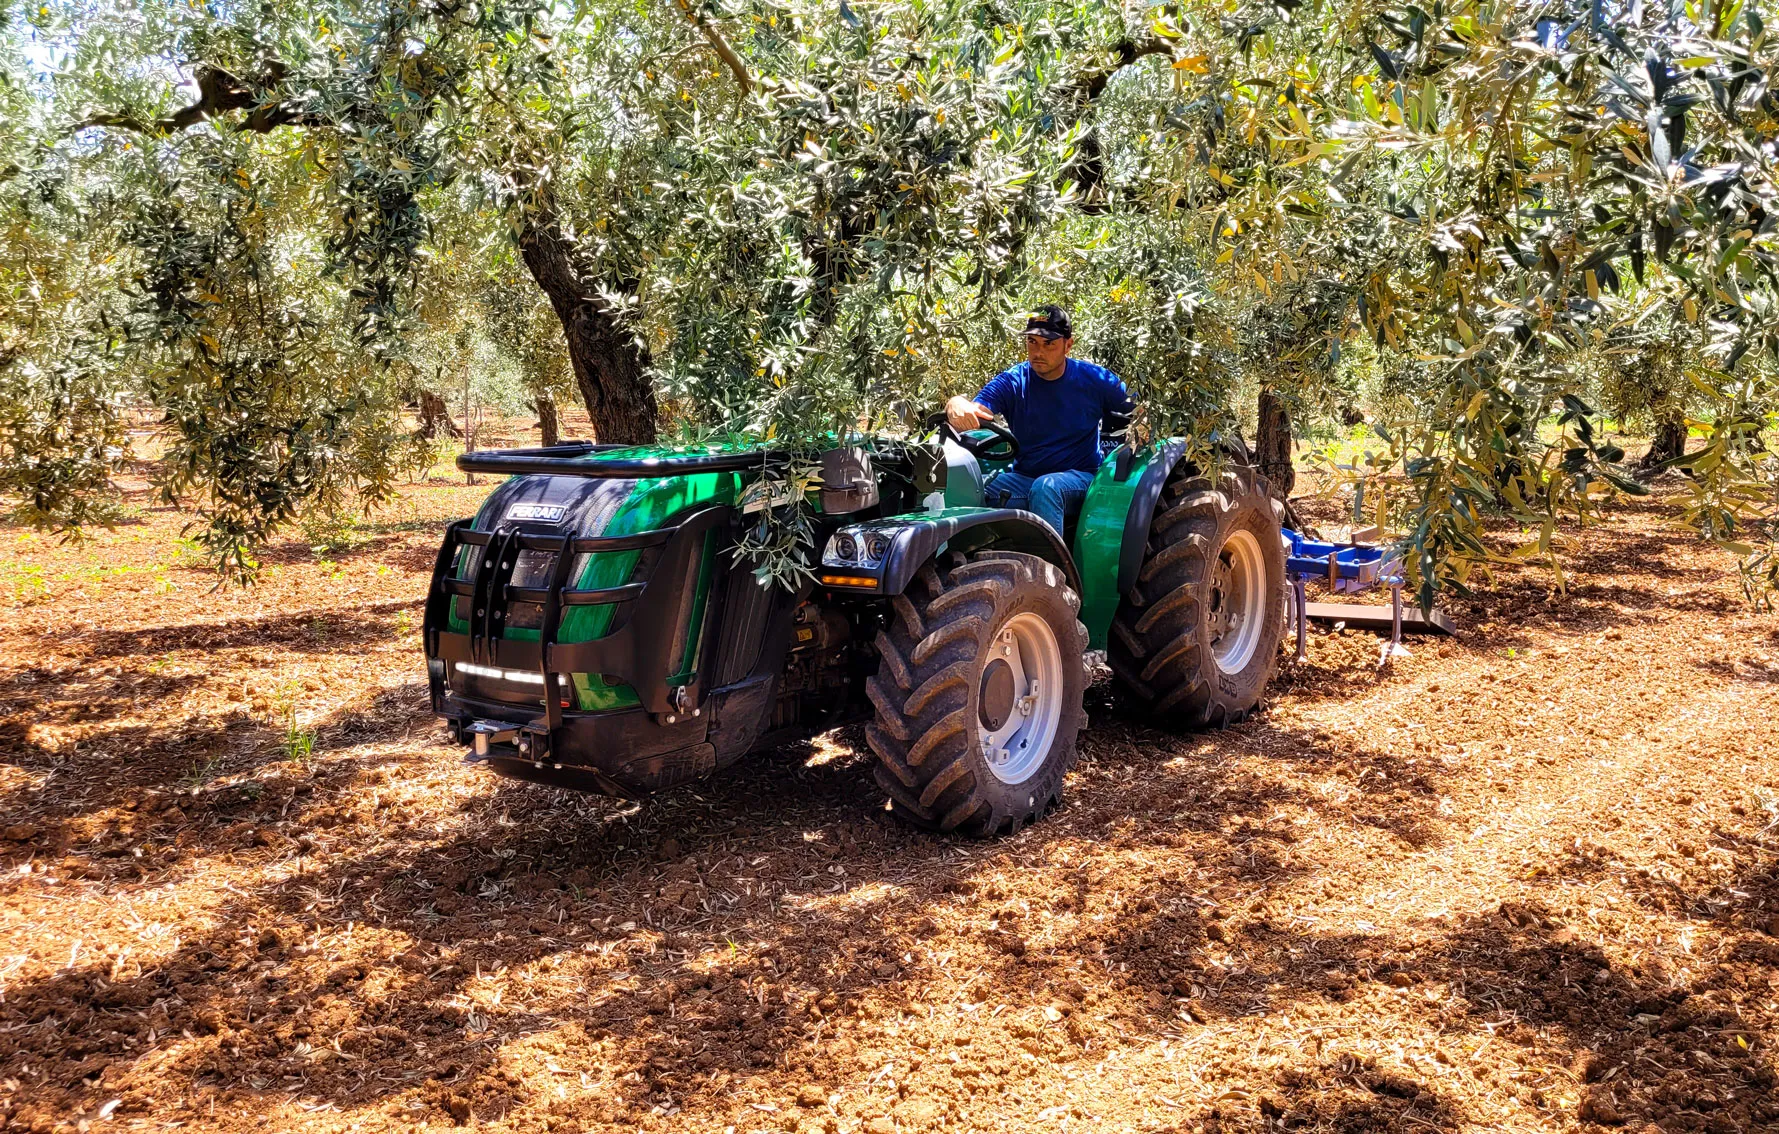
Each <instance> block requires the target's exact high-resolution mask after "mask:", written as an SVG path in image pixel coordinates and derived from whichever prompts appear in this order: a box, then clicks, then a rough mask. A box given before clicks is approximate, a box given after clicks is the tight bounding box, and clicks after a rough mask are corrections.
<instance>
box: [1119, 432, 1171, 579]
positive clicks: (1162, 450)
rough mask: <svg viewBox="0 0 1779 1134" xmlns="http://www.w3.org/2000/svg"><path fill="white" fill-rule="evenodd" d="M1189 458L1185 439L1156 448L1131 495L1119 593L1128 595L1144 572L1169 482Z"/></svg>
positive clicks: (1122, 539)
mask: <svg viewBox="0 0 1779 1134" xmlns="http://www.w3.org/2000/svg"><path fill="white" fill-rule="evenodd" d="M1185 455H1186V441H1185V439H1184V438H1180V437H1174V438H1170V439H1168V440H1166V441H1163V442H1161V443H1160V444H1159V445H1157V446H1156V447H1155V452H1154V454H1153V455H1152V456H1151V457H1150V458H1149V460H1148V461H1147V462H1145V463H1144V465H1143V470H1142V471H1141V472H1139V473H1138V474H1137V486H1136V488H1135V489H1134V490H1132V492H1131V496H1130V510H1129V511H1127V512H1126V513H1125V515H1124V533H1123V535H1122V536H1120V537H1119V547H1118V593H1119V594H1121V595H1122V594H1128V593H1129V592H1130V588H1131V587H1132V586H1133V585H1135V583H1136V581H1137V572H1138V571H1141V570H1142V569H1143V552H1144V551H1145V550H1147V549H1148V546H1149V524H1150V522H1151V521H1153V520H1154V519H1155V504H1156V502H1157V501H1159V500H1160V499H1161V490H1162V489H1163V488H1165V487H1166V486H1167V478H1168V476H1169V475H1170V474H1171V473H1172V472H1173V471H1174V466H1175V465H1177V464H1179V463H1180V458H1182V457H1184V456H1185Z"/></svg>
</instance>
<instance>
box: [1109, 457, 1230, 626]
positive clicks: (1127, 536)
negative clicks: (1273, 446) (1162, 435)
mask: <svg viewBox="0 0 1779 1134" xmlns="http://www.w3.org/2000/svg"><path fill="white" fill-rule="evenodd" d="M1212 437H1213V438H1216V443H1217V445H1218V447H1219V448H1221V449H1222V450H1223V453H1224V459H1225V460H1228V461H1233V462H1234V463H1236V464H1238V465H1241V466H1243V467H1251V466H1252V465H1253V464H1254V458H1253V456H1252V455H1251V454H1250V453H1249V452H1248V446H1247V444H1246V442H1244V441H1243V440H1242V439H1241V437H1240V435H1238V434H1235V433H1229V434H1225V435H1224V436H1222V437H1220V438H1218V437H1217V435H1216V434H1212ZM1185 455H1186V439H1185V438H1183V437H1170V438H1168V439H1167V440H1166V441H1162V442H1160V443H1159V444H1157V445H1156V446H1155V451H1154V453H1153V454H1152V455H1151V456H1150V457H1149V459H1148V461H1147V462H1146V463H1145V464H1144V465H1143V470H1142V471H1141V472H1140V473H1138V474H1137V486H1136V489H1135V490H1134V491H1133V492H1132V493H1131V497H1130V510H1129V511H1128V512H1126V513H1125V518H1124V534H1123V536H1122V537H1121V539H1120V542H1119V548H1118V593H1119V594H1121V595H1122V594H1127V593H1129V591H1130V588H1131V587H1132V586H1134V585H1136V581H1137V572H1139V571H1141V570H1142V569H1143V552H1144V551H1146V550H1147V549H1148V547H1149V525H1150V524H1151V523H1152V522H1153V521H1154V520H1155V505H1156V503H1157V502H1158V501H1160V499H1161V490H1162V489H1163V488H1165V487H1167V479H1168V477H1169V476H1171V475H1172V474H1173V471H1174V466H1176V465H1178V464H1179V463H1180V461H1181V459H1182V458H1184V457H1185Z"/></svg>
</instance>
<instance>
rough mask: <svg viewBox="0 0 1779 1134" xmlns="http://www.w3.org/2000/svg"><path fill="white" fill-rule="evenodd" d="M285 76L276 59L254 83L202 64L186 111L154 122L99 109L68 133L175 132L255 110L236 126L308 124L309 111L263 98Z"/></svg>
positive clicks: (267, 128) (258, 128) (257, 129)
mask: <svg viewBox="0 0 1779 1134" xmlns="http://www.w3.org/2000/svg"><path fill="white" fill-rule="evenodd" d="M283 77H284V64H282V63H280V62H278V61H277V60H273V61H271V62H269V63H267V64H266V69H265V73H264V74H262V75H261V76H260V77H259V79H258V81H257V83H255V84H253V85H250V84H248V83H246V82H243V81H242V80H240V79H237V78H236V77H235V76H233V75H231V74H229V73H228V72H227V71H224V70H223V69H222V68H221V67H211V66H208V65H206V66H201V67H199V68H198V101H197V102H194V103H192V104H191V105H190V106H188V107H186V108H184V109H183V110H180V111H177V112H176V113H174V114H171V115H169V116H168V117H166V118H156V119H154V120H153V121H152V122H150V121H147V120H144V119H142V118H139V117H137V116H136V115H134V114H131V113H129V112H128V111H123V112H110V111H100V112H98V113H96V114H90V115H88V116H87V117H85V118H83V119H81V120H80V121H79V122H76V123H75V124H74V125H73V126H72V127H70V128H69V131H68V132H69V133H71V134H74V133H78V132H80V131H81V130H85V129H86V128H87V127H89V126H115V127H117V128H119V129H123V130H134V131H135V132H136V133H138V134H172V133H176V132H178V131H180V130H187V129H190V128H191V127H193V126H196V125H197V124H198V123H200V122H202V121H204V120H205V119H207V118H215V117H216V116H217V115H219V114H223V113H226V112H228V111H231V110H251V111H252V113H250V114H249V115H248V116H247V118H246V119H245V120H244V121H243V122H242V123H241V124H240V125H239V126H237V127H235V128H236V129H237V130H250V131H252V132H253V133H256V134H266V133H270V132H271V131H272V130H275V129H277V128H278V127H279V126H287V125H302V124H305V123H308V122H309V121H310V119H309V117H308V116H307V115H306V114H304V113H303V112H302V111H300V110H297V109H296V108H294V107H292V106H290V105H289V104H287V103H281V102H263V101H261V99H260V91H262V90H265V89H267V88H270V87H272V86H273V85H275V84H276V83H277V82H278V81H279V80H280V79H282V78H283ZM256 86H257V88H258V89H257V90H256V89H255V87H256Z"/></svg>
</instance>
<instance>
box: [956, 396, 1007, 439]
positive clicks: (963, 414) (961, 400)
mask: <svg viewBox="0 0 1779 1134" xmlns="http://www.w3.org/2000/svg"><path fill="white" fill-rule="evenodd" d="M994 416H995V415H994V414H992V413H990V412H989V411H987V410H985V409H983V408H982V407H981V406H979V405H977V404H976V403H975V402H973V401H971V400H970V399H969V398H966V397H964V396H963V395H962V394H959V395H958V396H957V397H955V398H952V399H951V400H950V401H948V402H946V403H945V420H946V421H949V422H950V423H951V427H952V428H953V429H955V430H957V431H958V432H959V433H963V432H964V431H966V430H970V429H975V428H976V427H977V426H979V425H981V424H982V423H983V422H985V421H993V420H994Z"/></svg>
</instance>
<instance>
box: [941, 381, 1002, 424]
mask: <svg viewBox="0 0 1779 1134" xmlns="http://www.w3.org/2000/svg"><path fill="white" fill-rule="evenodd" d="M1012 384H1013V372H1012V371H1011V370H1003V371H1001V372H1000V373H999V374H996V375H995V376H994V377H993V378H990V379H989V380H988V385H986V386H984V387H982V389H981V390H980V391H979V392H978V393H977V394H976V397H975V398H974V399H971V398H966V397H964V396H963V395H962V394H959V395H958V396H957V397H955V398H952V399H951V400H950V401H948V402H946V403H945V419H946V420H947V421H949V422H951V427H952V428H953V429H955V430H957V431H958V432H959V433H962V432H963V431H964V430H966V429H975V428H976V427H977V426H979V425H981V424H982V423H983V422H985V421H993V420H994V417H995V415H996V414H998V413H1004V412H1006V408H1007V395H1008V394H1009V393H1010V392H1011V387H1012Z"/></svg>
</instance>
